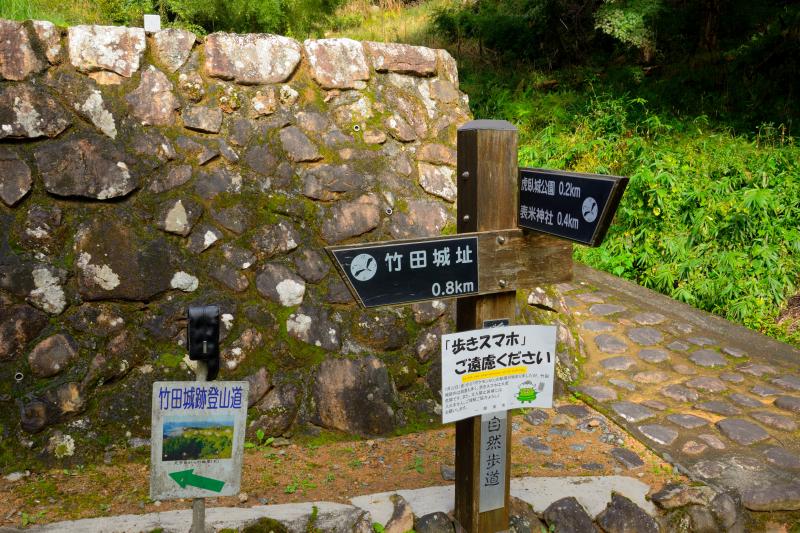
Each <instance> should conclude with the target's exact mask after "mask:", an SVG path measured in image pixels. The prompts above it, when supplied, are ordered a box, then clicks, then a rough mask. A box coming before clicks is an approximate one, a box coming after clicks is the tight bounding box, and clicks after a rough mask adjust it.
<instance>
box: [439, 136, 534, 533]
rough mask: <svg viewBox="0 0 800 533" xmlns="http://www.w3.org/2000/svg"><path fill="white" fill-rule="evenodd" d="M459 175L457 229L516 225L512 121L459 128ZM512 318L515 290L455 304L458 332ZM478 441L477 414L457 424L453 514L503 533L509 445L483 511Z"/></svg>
mask: <svg viewBox="0 0 800 533" xmlns="http://www.w3.org/2000/svg"><path fill="white" fill-rule="evenodd" d="M457 176H458V178H457V179H458V204H457V209H458V215H457V216H458V219H457V227H458V233H469V232H475V231H489V230H499V229H508V228H515V227H516V226H517V205H518V200H517V198H518V194H519V193H518V187H517V129H516V128H515V127H514V126H513V125H512V124H510V123H509V122H506V121H504V120H474V121H472V122H468V123H467V124H465V125H464V126H462V127H461V128H459V130H458V164H457ZM501 238H502V237H498V239H501ZM498 244H502V243H498ZM497 283H498V285H499V287H498V288H500V289H503V288H506V285H507V281H506V280H503V279H499V280H498V282H497ZM509 288H510V287H509ZM514 316H516V291H514V290H509V291H506V292H500V293H496V294H490V295H486V296H474V297H466V298H459V299H458V301H457V303H456V328H457V330H458V331H467V330H471V329H478V328H480V327H482V326H483V323H484V321H486V320H495V319H500V318H507V317H514ZM503 423H504V424H505V426H506V428H505V433H506V435H511V417H506V418H505V420H504V421H503ZM481 442H482V440H481V417H479V416H478V417H473V418H468V419H466V420H461V421H459V422H456V501H455V517H456V519H457V520H458V521H459V522H460V523H461V525H462V526H464V528H465V529H466V530H467V531H469V532H491V533H495V532H498V531H505V530H507V529H508V507H509V486H510V480H511V452H510V450H511V446H506V447H505V461H504V462H505V476H504V483H505V489H504V490H505V492H504V494H505V502H504V505H503V506H502V507H501V508H498V509H493V510H491V511H486V512H483V513H481V512H480V487H481V482H482V480H481V479H480V475H481V461H480V459H481Z"/></svg>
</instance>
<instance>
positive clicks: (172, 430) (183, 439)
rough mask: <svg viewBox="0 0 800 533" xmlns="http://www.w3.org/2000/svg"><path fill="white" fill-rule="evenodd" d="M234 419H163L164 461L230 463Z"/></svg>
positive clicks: (230, 417) (229, 417)
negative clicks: (202, 460) (205, 460)
mask: <svg viewBox="0 0 800 533" xmlns="http://www.w3.org/2000/svg"><path fill="white" fill-rule="evenodd" d="M233 434H234V419H233V417H232V416H224V417H219V418H211V419H208V418H202V419H201V418H186V417H165V418H164V447H163V452H162V461H188V460H194V459H230V458H231V456H232V454H233Z"/></svg>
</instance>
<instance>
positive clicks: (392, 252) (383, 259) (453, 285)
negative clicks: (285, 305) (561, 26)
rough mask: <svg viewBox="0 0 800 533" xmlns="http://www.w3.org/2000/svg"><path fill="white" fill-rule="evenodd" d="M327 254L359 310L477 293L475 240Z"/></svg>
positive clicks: (336, 249)
mask: <svg viewBox="0 0 800 533" xmlns="http://www.w3.org/2000/svg"><path fill="white" fill-rule="evenodd" d="M327 251H328V253H329V254H330V255H331V256H332V258H333V259H334V264H336V267H337V268H338V269H339V271H340V273H342V274H343V277H344V279H345V280H346V281H347V285H348V287H349V288H350V290H351V292H352V293H353V296H355V297H356V299H357V300H358V301H359V303H360V304H361V305H363V306H364V307H378V306H381V305H397V304H404V303H409V302H418V301H422V300H433V299H438V298H455V297H458V296H467V295H470V294H477V293H478V238H477V237H441V238H432V239H421V240H414V241H391V242H381V243H374V244H356V245H351V246H331V247H329V248H327Z"/></svg>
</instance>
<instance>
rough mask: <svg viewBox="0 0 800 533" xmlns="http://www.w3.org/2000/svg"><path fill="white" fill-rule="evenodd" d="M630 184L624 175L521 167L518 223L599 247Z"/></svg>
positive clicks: (524, 226) (521, 225)
mask: <svg viewBox="0 0 800 533" xmlns="http://www.w3.org/2000/svg"><path fill="white" fill-rule="evenodd" d="M627 185H628V178H627V177H623V176H602V175H599V174H579V173H576V172H563V171H560V170H544V169H537V168H521V169H520V171H519V212H518V213H517V220H518V223H517V224H518V225H519V226H520V227H523V228H528V229H533V230H537V231H542V232H544V233H550V234H552V235H557V236H558V237H563V238H565V239H569V240H571V241H576V242H579V243H582V244H588V245H589V246H598V245H599V244H600V243H601V242H603V238H604V237H605V235H606V231H608V226H609V225H610V224H611V219H612V218H614V213H615V212H616V211H617V206H618V205H619V201H620V199H621V198H622V193H623V192H624V191H625V187H626V186H627Z"/></svg>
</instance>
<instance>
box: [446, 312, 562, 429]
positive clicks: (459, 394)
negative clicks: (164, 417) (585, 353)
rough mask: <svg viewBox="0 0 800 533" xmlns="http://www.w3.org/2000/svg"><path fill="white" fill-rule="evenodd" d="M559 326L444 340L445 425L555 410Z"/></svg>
mask: <svg viewBox="0 0 800 533" xmlns="http://www.w3.org/2000/svg"><path fill="white" fill-rule="evenodd" d="M555 363H556V327H555V326H505V327H499V328H498V327H494V328H486V329H476V330H471V331H463V332H460V333H451V334H449V335H442V422H443V423H445V424H446V423H448V422H454V421H456V420H462V419H464V418H469V417H471V416H478V415H481V414H484V413H491V412H495V411H504V410H509V409H515V408H517V407H552V405H553V382H554V378H555Z"/></svg>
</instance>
